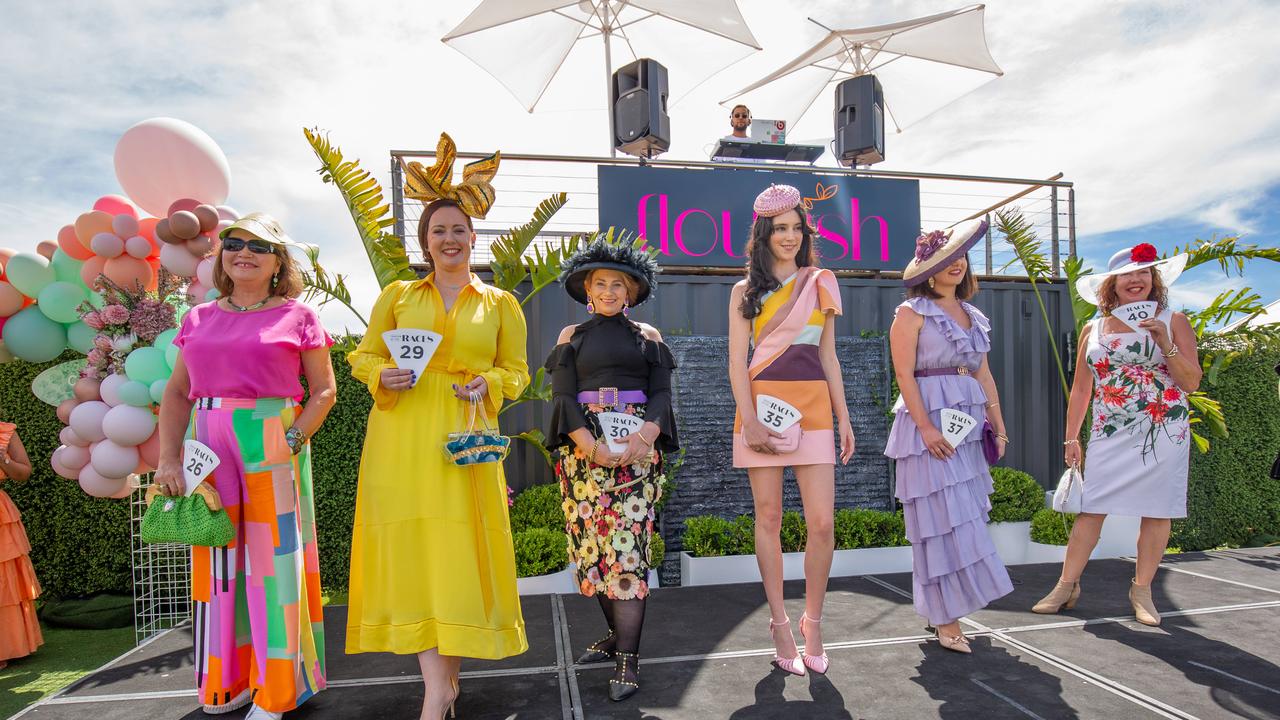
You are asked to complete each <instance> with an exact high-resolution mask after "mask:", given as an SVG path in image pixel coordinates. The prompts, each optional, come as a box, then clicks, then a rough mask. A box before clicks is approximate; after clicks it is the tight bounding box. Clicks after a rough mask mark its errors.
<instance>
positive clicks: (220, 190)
mask: <svg viewBox="0 0 1280 720" xmlns="http://www.w3.org/2000/svg"><path fill="white" fill-rule="evenodd" d="M114 159H115V170H116V179H117V180H119V181H120V187H121V188H123V189H124V192H125V195H127V196H128V197H129V199H130V200H132V201H133V202H134V203H135V204H136V205H137V206H138V207H140V208H142V209H143V210H145V211H147V212H148V213H150V214H152V215H162V214H164V215H167V214H169V213H167V212H165V210H166V208H168V206H169V205H170V204H172V203H173V201H174V200H176V199H178V198H199V199H200V200H201V201H202V202H207V203H211V204H214V205H217V204H219V203H223V202H226V199H227V195H228V194H229V193H230V190H231V165H230V163H228V162H227V156H226V155H225V154H223V152H222V150H221V148H219V147H218V144H217V143H216V142H214V140H213V138H211V137H209V135H208V133H206V132H204V131H203V130H201V129H200V128H198V127H196V126H195V125H192V124H191V123H189V122H185V121H182V120H178V119H175V118H168V117H157V118H149V119H147V120H143V121H142V122H140V123H138V124H136V125H134V126H133V127H131V128H129V129H128V130H126V131H125V132H124V134H123V135H121V136H120V140H119V141H118V142H116V148H115V158H114ZM196 204H197V205H199V204H200V203H196Z"/></svg>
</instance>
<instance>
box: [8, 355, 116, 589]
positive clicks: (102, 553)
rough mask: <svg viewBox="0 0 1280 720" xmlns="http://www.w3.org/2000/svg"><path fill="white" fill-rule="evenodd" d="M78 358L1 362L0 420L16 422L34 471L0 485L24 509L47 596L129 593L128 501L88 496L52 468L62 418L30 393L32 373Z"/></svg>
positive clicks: (70, 356) (35, 561) (33, 560)
mask: <svg viewBox="0 0 1280 720" xmlns="http://www.w3.org/2000/svg"><path fill="white" fill-rule="evenodd" d="M77 357H83V356H82V355H78V354H75V353H66V354H65V355H63V357H61V358H58V359H57V360H55V361H53V362H49V363H40V364H31V363H26V362H22V361H19V360H14V361H12V362H8V363H4V364H0V420H5V421H7V422H12V423H16V424H17V425H18V436H19V437H21V438H22V444H23V445H24V446H25V447H26V449H27V454H28V455H30V456H31V465H32V469H33V471H32V473H31V479H30V480H28V481H27V482H22V483H19V482H13V481H11V480H6V481H5V482H4V483H3V484H2V485H0V490H3V491H4V492H7V493H8V494H9V496H10V497H11V498H13V502H14V504H16V505H17V506H18V510H19V511H20V512H21V513H22V522H23V525H25V526H26V529H27V537H29V538H30V539H31V562H32V563H33V564H34V565H35V568H36V575H37V576H38V577H39V578H40V583H41V585H43V586H44V597H45V599H46V600H53V599H57V598H66V597H82V596H86V595H94V594H97V593H101V592H113V593H124V594H131V593H132V592H133V589H132V570H131V563H130V559H129V552H130V548H129V505H128V503H126V502H124V501H121V500H102V499H98V498H92V497H89V496H88V495H85V494H84V492H83V491H81V490H80V486H79V485H77V484H76V483H75V482H74V481H71V480H65V479H63V478H60V477H58V476H57V475H55V474H54V472H53V468H51V467H49V457H50V456H51V455H53V451H54V449H55V448H56V447H58V445H59V442H58V433H59V432H61V430H62V423H61V422H60V421H59V420H58V416H57V413H55V412H54V409H53V408H52V407H50V406H48V405H45V404H44V403H42V402H40V401H39V400H37V399H36V397H35V396H34V395H32V394H31V381H32V380H34V379H35V377H36V375H39V374H40V373H41V372H42V371H43V370H45V369H46V368H50V367H53V366H54V365H57V364H59V363H61V362H66V361H68V360H74V359H76V358H77Z"/></svg>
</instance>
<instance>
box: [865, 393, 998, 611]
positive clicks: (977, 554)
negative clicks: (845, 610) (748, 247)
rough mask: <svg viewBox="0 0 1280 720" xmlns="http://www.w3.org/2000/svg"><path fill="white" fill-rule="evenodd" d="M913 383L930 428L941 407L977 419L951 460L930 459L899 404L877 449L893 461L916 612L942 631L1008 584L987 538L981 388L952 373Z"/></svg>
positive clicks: (988, 478)
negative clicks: (908, 545) (881, 447)
mask: <svg viewBox="0 0 1280 720" xmlns="http://www.w3.org/2000/svg"><path fill="white" fill-rule="evenodd" d="M919 385H920V392H921V394H922V396H923V398H924V404H925V407H926V408H928V410H929V415H930V417H931V418H932V419H933V422H934V424H935V425H936V426H938V427H941V426H942V417H941V414H942V409H943V408H948V407H949V408H954V409H956V410H960V411H962V412H964V413H967V414H969V415H971V416H973V417H974V418H975V419H976V420H977V421H978V423H977V427H976V428H975V429H974V430H973V431H971V432H970V433H969V435H968V436H967V437H965V438H964V440H962V441H961V443H960V446H959V447H958V448H956V454H955V455H953V456H952V457H951V458H949V459H947V460H938V459H937V458H935V457H933V456H932V455H930V454H929V452H928V451H927V450H926V449H925V446H924V441H923V440H922V439H921V437H920V432H919V431H918V430H917V429H916V424H915V422H914V421H913V420H912V419H911V416H910V414H909V413H908V412H907V410H906V408H905V407H903V406H902V405H901V403H899V406H898V407H897V408H896V412H895V417H894V421H893V428H892V429H891V430H890V431H889V442H888V445H887V446H886V447H885V455H887V456H889V457H891V458H894V459H895V460H896V461H897V491H896V493H895V494H896V495H897V498H898V500H900V501H901V502H902V508H903V514H904V516H905V519H906V525H907V539H908V540H910V541H911V555H912V558H911V574H912V583H911V584H912V597H913V599H914V603H915V608H916V612H917V613H919V614H920V615H921V616H923V617H925V618H926V619H928V621H929V623H930V624H932V625H945V624H947V623H951V622H954V621H956V620H958V619H960V618H962V617H964V616H966V615H969V614H971V613H973V612H975V611H977V610H980V609H981V608H983V607H985V606H986V605H987V604H988V603H990V602H991V601H993V600H996V599H997V598H1000V597H1003V596H1005V595H1007V594H1009V593H1011V592H1013V584H1012V583H1011V582H1010V581H1009V573H1008V571H1006V570H1005V567H1004V564H1003V563H1001V562H1000V558H999V556H998V555H997V554H996V549H995V545H994V544H993V543H992V542H991V535H990V534H989V533H988V532H987V514H988V512H989V511H990V510H991V499H990V495H991V491H992V483H991V473H990V472H989V471H988V468H987V462H986V459H985V458H984V457H983V456H982V443H981V432H980V428H981V427H982V422H983V420H984V419H985V417H986V412H985V410H986V406H985V403H986V396H985V395H984V394H983V392H982V387H981V385H979V384H978V382H977V381H975V380H974V379H973V378H971V377H962V376H955V375H952V376H941V377H927V378H919Z"/></svg>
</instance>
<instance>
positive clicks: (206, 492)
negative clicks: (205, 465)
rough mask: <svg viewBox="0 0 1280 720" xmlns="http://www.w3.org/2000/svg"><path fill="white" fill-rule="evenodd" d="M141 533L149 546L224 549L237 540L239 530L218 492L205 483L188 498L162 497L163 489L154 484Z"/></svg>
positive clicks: (149, 491)
mask: <svg viewBox="0 0 1280 720" xmlns="http://www.w3.org/2000/svg"><path fill="white" fill-rule="evenodd" d="M141 534H142V541H143V542H148V543H180V544H182V545H203V546H208V547H222V546H224V545H229V544H230V543H231V541H232V540H235V538H236V529H235V528H234V527H233V526H232V525H231V518H230V517H228V516H227V511H226V510H223V509H222V503H221V502H220V501H219V499H218V494H217V492H216V491H214V490H213V489H211V488H209V486H207V485H205V484H204V483H201V484H200V485H198V486H196V490H195V492H194V493H192V494H191V495H188V496H186V497H167V496H164V495H161V494H160V489H159V487H157V486H155V485H152V486H151V488H150V489H148V490H147V511H146V513H144V514H143V516H142V533H141Z"/></svg>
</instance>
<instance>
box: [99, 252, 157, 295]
mask: <svg viewBox="0 0 1280 720" xmlns="http://www.w3.org/2000/svg"><path fill="white" fill-rule="evenodd" d="M102 274H103V275H106V276H107V279H108V280H110V281H111V282H113V283H115V284H117V285H119V286H120V287H122V288H124V289H126V290H129V291H133V290H135V289H136V288H137V287H138V286H141V287H143V288H144V289H150V288H152V287H154V286H155V282H156V276H155V273H153V272H152V271H151V266H150V265H148V264H147V261H146V260H142V259H140V258H136V257H133V256H131V255H121V256H119V257H113V258H111V259H110V260H108V261H107V264H106V266H105V267H104V268H103V270H102Z"/></svg>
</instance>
